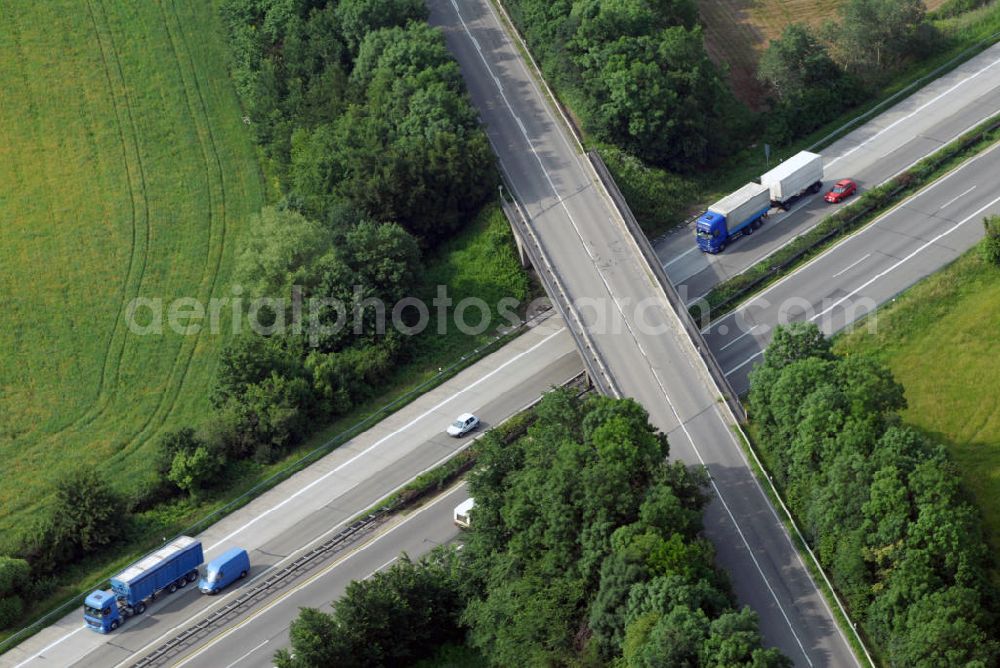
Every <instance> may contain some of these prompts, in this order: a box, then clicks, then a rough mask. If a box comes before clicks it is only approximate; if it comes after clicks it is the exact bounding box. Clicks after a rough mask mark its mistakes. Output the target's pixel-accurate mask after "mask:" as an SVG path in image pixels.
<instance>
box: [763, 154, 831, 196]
mask: <svg viewBox="0 0 1000 668" xmlns="http://www.w3.org/2000/svg"><path fill="white" fill-rule="evenodd" d="M760 183H761V185H764V186H767V187H768V189H770V191H771V204H772V205H774V206H777V207H781V208H782V209H787V208H788V206H789V205H790V204H791V203H792V202H794V201H795V200H796V199H798V198H799V197H801V196H802V195H803V194H805V193H806V192H812V193H817V192H819V191H820V188H822V187H823V156H821V155H819V154H817V153H810V152H809V151H800V152H799V153H796V154H795V155H793V156H792V157H791V158H789V159H788V160H785V161H784V162H783V163H781V164H780V165H778V166H777V167H775V168H774V169H772V170H771V171H769V172H767V173H766V174H762V175H761V177H760Z"/></svg>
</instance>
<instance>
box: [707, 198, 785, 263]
mask: <svg viewBox="0 0 1000 668" xmlns="http://www.w3.org/2000/svg"><path fill="white" fill-rule="evenodd" d="M770 209H771V191H770V190H769V189H768V188H767V186H763V185H761V184H759V183H748V184H746V185H745V186H743V187H742V188H740V189H739V190H737V191H736V192H734V193H731V194H729V195H727V196H726V197H723V198H722V199H720V200H719V201H718V202H716V203H715V204H713V205H712V206H710V207H708V210H707V211H705V213H703V214H701V216H699V218H698V221H697V222H696V223H695V236H696V238H697V240H698V248H699V249H701V250H702V251H703V252H705V253H721V252H722V251H723V250H725V248H726V245H727V244H728V243H729V242H731V241H732V240H734V239H736V238H738V237H741V236H743V235H746V234H753V232H754V230H756V229H757V228H758V227H760V226H761V223H763V221H764V219H765V218H766V217H767V213H768V211H769V210H770Z"/></svg>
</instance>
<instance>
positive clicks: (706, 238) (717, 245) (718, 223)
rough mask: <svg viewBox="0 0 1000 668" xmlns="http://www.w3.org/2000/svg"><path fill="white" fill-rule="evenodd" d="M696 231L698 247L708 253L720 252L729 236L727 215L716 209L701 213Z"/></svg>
mask: <svg viewBox="0 0 1000 668" xmlns="http://www.w3.org/2000/svg"><path fill="white" fill-rule="evenodd" d="M695 231H696V233H697V237H698V248H700V249H701V250H703V251H704V252H706V253H718V252H719V251H720V250H722V247H723V245H724V244H725V243H726V240H727V239H728V238H729V233H728V231H727V230H726V217H725V216H723V215H722V214H719V213H715V212H714V211H706V212H705V213H703V214H701V217H700V218H699V219H698V222H697V224H696V225H695ZM688 234H690V232H688Z"/></svg>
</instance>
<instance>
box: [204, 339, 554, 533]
mask: <svg viewBox="0 0 1000 668" xmlns="http://www.w3.org/2000/svg"><path fill="white" fill-rule="evenodd" d="M565 329H566V328H565V327H560V328H559V329H558V330H556V331H555V332H552V333H551V334H549V335H548V336H546V337H545V338H544V339H542V340H541V341H539V342H538V343H536V344H535V345H533V346H532V347H531V348H528V349H527V350H525V351H524V352H522V353H519V354H517V355H516V356H514V357H512V358H511V359H510V360H508V361H507V362H505V363H504V364H502V365H500V366H498V367H497V368H496V369H494V370H493V371H491V372H489V373H488V374H486V375H485V376H483V377H482V378H480V379H478V380H477V381H476V382H474V383H472V384H471V385H468V386H466V387H464V388H462V389H461V390H459V391H458V392H456V393H454V394H453V395H451V396H450V397H447V398H446V399H443V400H441V401H440V402H438V403H437V404H436V405H434V406H433V407H432V408H429V409H427V410H426V411H424V412H423V413H421V414H420V415H418V416H417V417H415V418H413V419H412V420H410V421H409V422H407V423H406V424H405V425H403V426H402V427H400V428H399V429H397V430H396V431H394V432H392V433H391V434H388V435H386V436H383V437H382V438H380V439H379V440H377V441H375V442H374V443H372V444H371V445H369V446H368V447H367V448H365V449H364V450H362V451H361V452H359V453H358V454H356V455H354V456H353V457H351V458H350V459H348V460H347V461H346V462H344V463H342V464H340V465H339V466H337V467H336V468H334V469H333V470H331V471H329V472H328V473H326V474H324V475H322V476H320V477H319V478H317V479H316V480H313V481H312V482H311V483H309V484H308V485H306V486H305V487H303V488H302V489H300V490H299V491H297V492H295V493H294V494H292V495H291V496H289V497H288V498H286V499H285V500H284V501H282V502H281V503H279V504H278V505H276V506H273V507H272V508H269V509H268V510H266V511H264V512H263V513H261V514H260V515H257V516H256V517H254V518H253V519H252V520H250V521H249V522H247V523H246V524H244V525H243V526H241V527H239V528H238V529H235V530H233V531H232V532H230V533H229V534H227V535H226V536H224V537H223V538H221V539H220V540H218V541H216V542H215V543H213V544H212V545H211V546H209V547H207V548H206V551H211V550H213V549H215V548H216V547H218V546H219V545H222V544H223V543H225V542H226V541H227V540H229V539H231V538H232V537H233V536H235V535H237V534H238V533H240V532H242V531H245V530H246V529H247V528H248V527H251V526H253V525H254V524H256V523H257V522H259V521H260V520H261V519H263V518H264V517H267V516H268V515H270V514H271V513H273V512H275V511H276V510H278V509H279V508H282V507H283V506H285V505H286V504H288V503H291V502H292V501H294V500H295V499H296V498H298V497H299V496H301V495H302V494H304V493H306V492H307V491H309V490H310V489H312V488H313V487H315V486H316V485H318V484H320V483H322V482H323V481H325V480H326V479H327V478H329V477H330V476H332V475H334V474H336V473H339V472H340V471H342V470H343V469H344V468H346V467H348V466H350V465H351V464H353V463H354V462H356V461H357V460H359V459H361V458H362V457H364V456H365V455H367V454H369V453H370V452H372V451H373V450H375V449H376V448H378V447H380V446H381V445H382V444H383V443H385V442H386V441H388V440H389V439H391V438H394V437H395V436H398V435H399V434H401V433H403V432H404V431H406V430H407V429H409V428H410V427H412V426H413V425H415V424H416V423H418V422H420V421H421V420H423V419H424V418H426V417H428V416H429V415H431V414H432V413H434V412H436V411H437V410H438V409H440V408H441V407H443V406H444V405H446V404H448V403H450V402H452V401H454V400H455V399H456V398H458V397H460V396H461V395H463V394H465V393H467V392H468V391H469V390H471V389H472V388H474V387H476V386H478V385H481V384H482V383H484V382H486V381H487V380H489V379H490V378H492V377H493V376H495V375H496V374H498V373H500V371H502V370H503V369H504V368H506V367H508V366H510V365H511V364H513V363H514V362H516V361H518V360H519V359H521V358H522V357H524V356H525V355H529V354H531V353H533V352H534V351H535V350H537V349H538V348H540V347H542V346H543V345H545V344H546V343H548V342H549V341H550V340H551V339H552V338H553V337H555V336H558V335H559V334H561V333H562V332H563V330H565Z"/></svg>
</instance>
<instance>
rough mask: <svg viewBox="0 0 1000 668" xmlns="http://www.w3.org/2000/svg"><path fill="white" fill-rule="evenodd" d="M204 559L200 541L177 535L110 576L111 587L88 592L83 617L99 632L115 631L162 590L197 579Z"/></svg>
mask: <svg viewBox="0 0 1000 668" xmlns="http://www.w3.org/2000/svg"><path fill="white" fill-rule="evenodd" d="M204 561H205V557H204V555H203V554H202V550H201V541H198V540H196V539H194V538H191V537H189V536H180V537H178V538H175V539H174V540H172V541H171V542H170V543H168V544H166V545H164V546H163V547H161V548H160V549H158V550H156V551H155V552H153V553H152V554H148V555H146V556H145V557H143V558H142V559H140V560H139V561H137V562H135V563H134V564H132V565H131V566H129V567H128V568H126V569H125V570H124V571H122V572H121V573H119V574H118V575H116V576H115V577H113V578H111V589H110V590H107V591H102V590H97V591H94V592H91V593H90V594H89V595H88V596H87V598H86V599H84V602H83V620H84V621H85V622H86V624H87V626H88V627H90V628H91V629H93V630H95V631H99V632H100V633H110V632H111V631H114V630H115V629H117V628H118V627H119V626H121V624H122V622H124V621H125V620H126V619H128V618H129V617H131V616H132V615H141V614H142V613H143V612H145V611H146V605H147V601H151V600H153V599H154V598H156V595H157V594H158V593H160V592H162V591H164V590H166V591H167V593H170V594H172V593H174V592H175V591H177V590H178V589H179V588H181V587H184V586H186V585H187V584H188V583H190V582H194V581H195V580H197V579H198V575H199V573H198V567H199V566H201V564H202V562H204Z"/></svg>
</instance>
